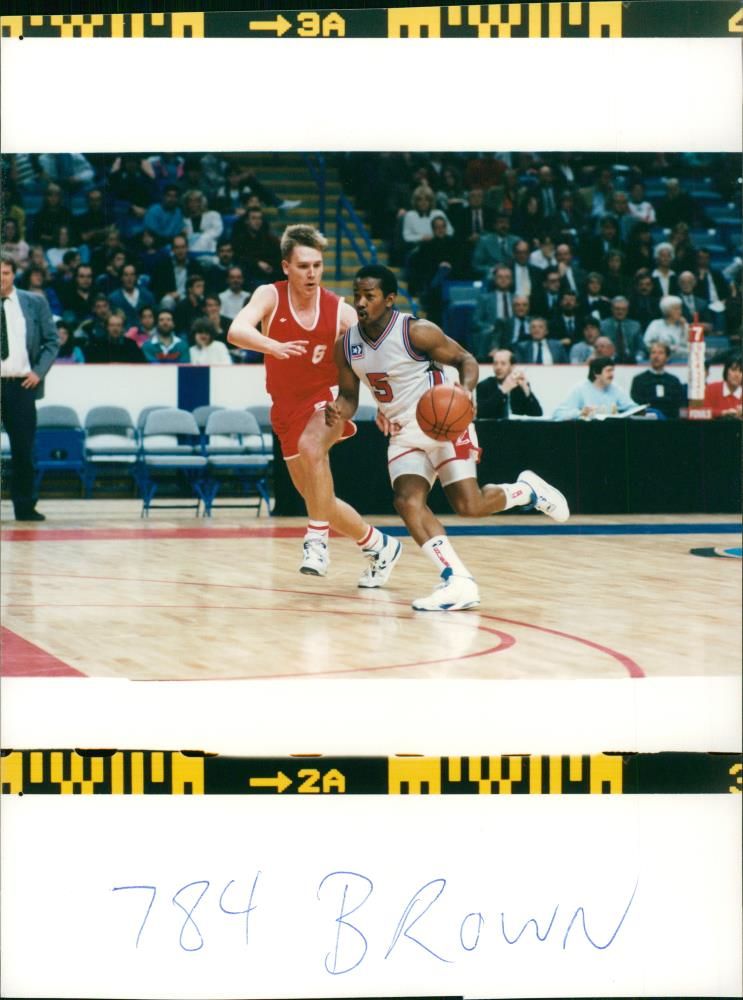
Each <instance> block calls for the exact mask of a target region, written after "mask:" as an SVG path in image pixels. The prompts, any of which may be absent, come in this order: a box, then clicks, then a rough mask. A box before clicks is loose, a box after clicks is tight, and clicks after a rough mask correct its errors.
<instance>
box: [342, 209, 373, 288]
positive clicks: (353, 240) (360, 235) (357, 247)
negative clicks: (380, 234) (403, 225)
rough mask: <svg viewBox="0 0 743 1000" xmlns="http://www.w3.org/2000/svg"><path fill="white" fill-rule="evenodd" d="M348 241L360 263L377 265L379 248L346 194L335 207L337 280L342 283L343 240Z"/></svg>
mask: <svg viewBox="0 0 743 1000" xmlns="http://www.w3.org/2000/svg"><path fill="white" fill-rule="evenodd" d="M344 239H347V240H348V242H349V243H350V244H351V248H352V249H353V251H354V253H355V254H356V257H357V259H358V262H359V264H360V265H361V266H363V265H364V264H376V263H378V260H377V248H376V247H375V246H374V243H373V242H372V238H371V236H370V235H369V233H368V232H367V229H366V226H365V225H364V223H363V222H362V221H361V219H360V218H359V216H358V215H357V214H356V209H355V208H354V207H353V205H352V204H351V202H350V201H349V200H348V198H346V196H345V195H344V194H342V195H341V196H340V198H339V199H338V201H337V202H336V206H335V280H336V281H340V279H341V277H342V276H343V266H342V264H341V254H342V250H343V240H344Z"/></svg>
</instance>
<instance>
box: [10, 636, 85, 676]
mask: <svg viewBox="0 0 743 1000" xmlns="http://www.w3.org/2000/svg"><path fill="white" fill-rule="evenodd" d="M0 649H1V650H2V666H0V674H2V676H3V677H87V674H84V673H83V672H82V671H80V670H75V668H74V667H71V666H70V665H69V664H67V663H64V662H63V661H62V660H59V659H57V657H56V656H53V655H52V654H51V653H47V651H46V650H45V649H42V648H41V647H40V646H35V645H34V644H33V643H32V642H29V641H28V640H27V639H23V638H22V637H21V636H20V635H17V634H16V633H15V632H11V630H10V629H9V628H5V627H4V626H3V627H1V628H0Z"/></svg>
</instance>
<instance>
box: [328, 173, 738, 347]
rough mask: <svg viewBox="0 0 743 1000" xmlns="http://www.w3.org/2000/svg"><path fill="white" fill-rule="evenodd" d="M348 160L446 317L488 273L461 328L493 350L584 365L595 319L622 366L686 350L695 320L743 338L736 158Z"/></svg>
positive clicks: (379, 224)
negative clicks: (455, 293)
mask: <svg viewBox="0 0 743 1000" xmlns="http://www.w3.org/2000/svg"><path fill="white" fill-rule="evenodd" d="M620 161H621V162H620ZM341 172H342V176H343V179H344V183H345V184H346V186H347V187H348V188H349V189H350V190H352V191H353V192H354V195H355V197H356V200H357V202H358V203H359V204H360V205H361V206H362V207H363V208H364V210H365V211H366V213H367V215H368V217H369V219H370V223H371V227H372V231H373V233H374V235H376V236H378V237H379V238H381V239H383V240H386V241H387V243H388V245H389V247H390V258H391V262H392V263H393V264H396V265H398V266H400V267H402V268H404V270H405V273H406V276H407V278H408V283H409V289H410V291H411V293H412V294H414V295H417V296H419V297H420V300H421V303H422V305H423V307H424V308H425V310H426V313H427V315H428V316H429V317H430V318H431V319H433V320H434V321H436V322H439V323H442V324H443V325H444V327H446V326H447V312H446V303H447V288H448V286H449V283H450V282H453V281H454V282H468V281H469V282H476V281H480V282H481V283H482V285H481V288H480V291H479V297H478V300H477V302H476V305H475V309H474V314H473V315H472V318H471V323H470V325H469V327H468V329H466V330H464V331H463V330H461V329H459V330H457V333H458V334H459V338H460V339H466V340H467V341H468V343H467V346H468V347H470V349H471V350H472V351H473V353H475V354H476V356H477V357H478V359H479V360H480V361H485V360H487V359H488V358H489V357H490V355H491V352H492V351H493V350H494V349H497V348H500V349H507V350H512V351H513V352H514V354H515V356H516V357H517V359H521V360H525V356H526V354H529V355H530V356H529V359H528V360H529V361H530V362H531V363H535V362H536V363H557V364H559V363H562V362H564V361H570V362H572V363H583V362H585V361H586V360H588V359H589V358H590V357H594V356H601V355H600V352H598V351H597V350H596V343H597V340H598V339H599V338H598V337H595V336H594V334H595V332H596V331H595V325H594V324H595V323H598V324H599V332H600V338H608V340H609V341H611V343H612V344H613V348H614V351H613V358H614V360H615V361H616V362H618V363H637V362H645V361H646V360H647V358H648V356H649V351H650V348H651V346H652V345H653V344H654V343H658V342H661V343H663V344H664V345H666V346H667V347H668V348H669V351H670V361H671V362H672V363H673V362H677V361H678V362H681V361H684V360H685V359H686V356H687V344H688V327H689V324H690V323H691V322H692V321H693V320H695V319H696V320H697V321H699V322H701V323H702V324H703V326H704V328H705V332H706V334H707V336H708V337H710V338H714V340H712V341H711V343H712V344H713V345H714V349H715V351H718V352H722V353H723V354H724V352H725V350H727V349H732V350H734V351H735V350H738V351H739V350H740V327H741V258H740V216H741V208H740V205H741V202H740V197H741V189H740V163H739V158H737V157H735V156H729V155H724V154H710V155H708V156H701V155H699V154H693V155H692V154H628V155H626V156H624V155H623V156H621V157H618V156H617V155H616V154H614V155H611V156H610V155H609V154H606V155H600V154H570V153H555V154H552V155H548V154H544V155H540V154H533V153H494V154H474V155H473V154H436V153H429V154H407V153H379V154H367V153H364V154H347V155H346V156H345V157H343V158H342V162H341ZM650 190H652V194H649V193H648V191H650ZM534 319H537V320H539V321H540V322H539V323H538V324H537V327H538V335H537V337H536V338H535V337H534V334H533V333H532V330H531V323H532V320H534ZM545 323H546V335H545V334H544V332H543V324H545ZM534 339H540V340H543V341H544V342H545V344H544V346H543V348H542V350H541V351H540V352H539V354H540V357H539V358H538V357H537V353H538V350H537V348H536V347H534V348H533V349H531V344H530V341H533V340H534ZM524 345H526V347H524ZM558 347H559V349H558ZM576 347H579V348H580V349H579V350H575V348H576ZM586 348H587V350H586ZM563 355H565V356H563ZM522 356H523V357H522Z"/></svg>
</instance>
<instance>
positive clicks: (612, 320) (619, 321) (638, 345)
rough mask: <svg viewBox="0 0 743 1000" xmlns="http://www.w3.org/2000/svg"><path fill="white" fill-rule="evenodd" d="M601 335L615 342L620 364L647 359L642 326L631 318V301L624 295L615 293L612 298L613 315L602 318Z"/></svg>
mask: <svg viewBox="0 0 743 1000" xmlns="http://www.w3.org/2000/svg"><path fill="white" fill-rule="evenodd" d="M601 336H602V337H608V338H609V339H610V340H611V342H612V344H614V351H615V354H614V359H615V361H616V363H617V364H618V365H635V364H637V363H638V362H640V361H644V360H645V356H646V354H647V351H646V349H645V344H644V342H643V339H642V328H641V326H640V324H639V323H638V321H637V320H636V319H630V318H629V301H628V300H627V299H626V298H625V297H624V296H623V295H615V296H614V298H613V299H612V300H611V316H609V317H608V318H607V319H603V320H601Z"/></svg>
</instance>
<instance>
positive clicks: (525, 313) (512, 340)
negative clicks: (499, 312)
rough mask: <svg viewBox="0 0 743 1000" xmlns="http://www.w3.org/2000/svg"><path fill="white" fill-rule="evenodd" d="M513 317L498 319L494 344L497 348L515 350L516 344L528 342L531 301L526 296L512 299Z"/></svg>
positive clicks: (516, 296)
mask: <svg viewBox="0 0 743 1000" xmlns="http://www.w3.org/2000/svg"><path fill="white" fill-rule="evenodd" d="M511 305H512V306H513V315H512V316H511V317H510V318H509V319H497V320H496V321H495V326H494V341H493V342H494V344H495V345H496V347H503V348H509V347H510V348H511V349H514V348H515V346H516V344H519V343H523V342H524V341H528V340H529V339H530V338H529V324H530V322H531V317H530V316H529V299H528V297H527V296H526V295H514V296H513V298H512V299H511Z"/></svg>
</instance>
